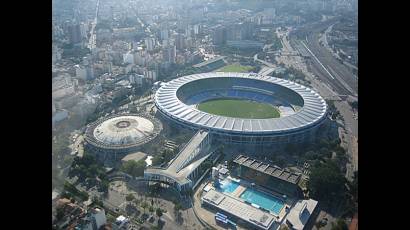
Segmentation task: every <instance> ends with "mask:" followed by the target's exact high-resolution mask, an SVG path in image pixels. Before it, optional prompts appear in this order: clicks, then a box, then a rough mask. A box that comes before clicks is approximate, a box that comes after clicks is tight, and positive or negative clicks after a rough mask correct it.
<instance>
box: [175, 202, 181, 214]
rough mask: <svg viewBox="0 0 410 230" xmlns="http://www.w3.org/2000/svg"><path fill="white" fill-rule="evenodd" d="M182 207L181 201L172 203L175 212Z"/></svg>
mask: <svg viewBox="0 0 410 230" xmlns="http://www.w3.org/2000/svg"><path fill="white" fill-rule="evenodd" d="M181 209H182V205H181V203H179V202H178V203H176V204H175V205H174V210H175V211H176V212H178V211H179V210H181Z"/></svg>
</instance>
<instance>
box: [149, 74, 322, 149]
mask: <svg viewBox="0 0 410 230" xmlns="http://www.w3.org/2000/svg"><path fill="white" fill-rule="evenodd" d="M155 105H156V107H157V108H158V111H159V112H160V113H161V114H162V115H163V116H164V117H166V118H168V119H169V120H171V121H173V122H175V123H176V124H179V125H181V126H184V127H187V128H190V129H204V130H208V131H209V132H210V133H212V134H213V136H216V137H217V138H216V139H217V140H222V141H229V142H231V143H253V144H265V145H266V144H277V143H291V142H292V143H293V142H303V141H306V140H310V139H311V138H312V137H313V136H314V132H315V131H316V130H317V127H319V126H320V124H322V122H323V121H324V120H325V117H326V112H327V105H326V102H325V101H324V99H323V98H322V97H321V96H320V95H319V94H317V93H316V92H315V91H313V90H312V89H310V88H307V87H305V86H302V85H300V84H297V83H294V82H291V81H287V80H283V79H279V78H275V77H269V76H262V75H258V74H255V73H229V72H228V73H226V72H225V73H223V72H211V73H201V74H193V75H188V76H183V77H180V78H177V79H174V80H172V81H170V82H167V83H165V84H164V85H163V86H162V87H161V88H160V89H158V90H157V92H156V94H155Z"/></svg>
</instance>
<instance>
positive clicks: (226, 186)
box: [217, 180, 239, 193]
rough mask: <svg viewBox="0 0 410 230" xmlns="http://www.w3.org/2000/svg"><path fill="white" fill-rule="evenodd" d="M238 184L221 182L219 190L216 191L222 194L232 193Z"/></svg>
mask: <svg viewBox="0 0 410 230" xmlns="http://www.w3.org/2000/svg"><path fill="white" fill-rule="evenodd" d="M238 186H239V183H238V182H235V181H231V180H224V181H221V184H220V186H219V188H217V190H218V191H220V192H224V193H232V192H233V191H235V189H236V188H238Z"/></svg>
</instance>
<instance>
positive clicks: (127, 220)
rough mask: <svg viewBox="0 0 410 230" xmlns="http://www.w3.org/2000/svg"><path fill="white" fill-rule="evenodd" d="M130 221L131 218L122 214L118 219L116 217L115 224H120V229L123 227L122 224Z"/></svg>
mask: <svg viewBox="0 0 410 230" xmlns="http://www.w3.org/2000/svg"><path fill="white" fill-rule="evenodd" d="M128 222H129V219H128V218H127V217H125V216H122V215H121V216H119V217H117V219H115V224H116V225H117V226H118V229H121V228H122V226H124V225H125V224H127V223H128Z"/></svg>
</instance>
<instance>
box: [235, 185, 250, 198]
mask: <svg viewBox="0 0 410 230" xmlns="http://www.w3.org/2000/svg"><path fill="white" fill-rule="evenodd" d="M246 188H247V187H245V186H243V185H241V184H240V185H239V186H238V187H237V188H236V189H235V191H233V192H232V193H231V195H232V196H234V197H238V198H239V197H240V196H241V194H242V193H243V192H244V191H245V190H246Z"/></svg>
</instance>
